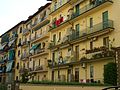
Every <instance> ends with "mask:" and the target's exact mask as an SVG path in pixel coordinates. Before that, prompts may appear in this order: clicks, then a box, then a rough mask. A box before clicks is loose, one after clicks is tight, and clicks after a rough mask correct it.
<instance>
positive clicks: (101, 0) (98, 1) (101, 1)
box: [71, 0, 113, 19]
mask: <svg viewBox="0 0 120 90" xmlns="http://www.w3.org/2000/svg"><path fill="white" fill-rule="evenodd" d="M106 2H111V3H113V1H112V0H96V1H95V3H94V4H91V3H90V4H88V5H86V6H84V7H83V8H81V9H80V10H79V11H76V12H75V13H73V14H72V17H71V19H73V18H76V17H77V16H79V15H81V14H83V13H85V12H87V11H90V10H91V9H93V8H96V7H98V6H100V5H102V4H104V3H106Z"/></svg>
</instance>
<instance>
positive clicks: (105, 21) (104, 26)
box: [102, 11, 108, 28]
mask: <svg viewBox="0 0 120 90" xmlns="http://www.w3.org/2000/svg"><path fill="white" fill-rule="evenodd" d="M102 17H103V28H106V27H108V11H105V12H103V14H102Z"/></svg>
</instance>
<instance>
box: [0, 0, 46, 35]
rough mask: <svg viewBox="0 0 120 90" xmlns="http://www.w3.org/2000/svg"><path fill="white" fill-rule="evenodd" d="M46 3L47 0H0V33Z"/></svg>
mask: <svg viewBox="0 0 120 90" xmlns="http://www.w3.org/2000/svg"><path fill="white" fill-rule="evenodd" d="M46 3H47V0H0V35H1V34H3V33H4V32H6V31H7V30H9V29H10V28H12V27H13V26H15V25H16V24H17V23H19V22H20V21H22V20H26V19H27V18H28V17H29V16H30V15H32V14H34V13H35V12H36V11H37V10H38V8H40V6H42V5H45V4H46Z"/></svg>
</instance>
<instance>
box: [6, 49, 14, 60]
mask: <svg viewBox="0 0 120 90" xmlns="http://www.w3.org/2000/svg"><path fill="white" fill-rule="evenodd" d="M8 56H9V58H8V60H14V57H15V51H14V50H10V51H9V52H8Z"/></svg>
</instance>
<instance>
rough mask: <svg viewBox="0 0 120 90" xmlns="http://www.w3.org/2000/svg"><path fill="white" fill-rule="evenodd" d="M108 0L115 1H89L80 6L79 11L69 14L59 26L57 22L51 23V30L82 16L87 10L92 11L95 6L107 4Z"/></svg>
mask: <svg viewBox="0 0 120 90" xmlns="http://www.w3.org/2000/svg"><path fill="white" fill-rule="evenodd" d="M108 2H109V3H110V4H111V3H113V1H112V0H96V1H95V3H94V4H91V3H89V4H88V5H86V6H84V7H83V8H80V9H79V10H78V11H76V12H74V11H72V12H71V13H70V14H69V15H68V16H69V17H67V20H64V21H63V22H62V23H60V25H59V26H57V25H56V24H55V23H52V24H51V25H50V30H53V29H55V28H57V27H60V26H61V25H63V24H65V23H66V22H68V21H71V20H73V19H75V18H77V17H78V16H81V15H82V14H85V13H86V12H88V11H91V10H93V9H94V8H97V7H98V6H101V5H103V4H105V3H108ZM52 22H56V21H54V20H53V21H52Z"/></svg>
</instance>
